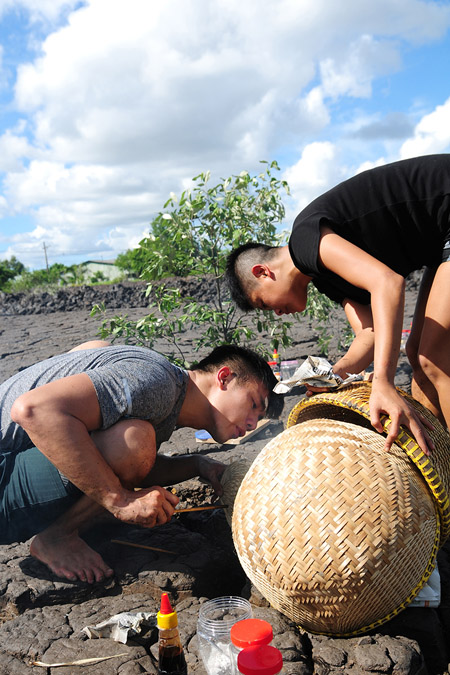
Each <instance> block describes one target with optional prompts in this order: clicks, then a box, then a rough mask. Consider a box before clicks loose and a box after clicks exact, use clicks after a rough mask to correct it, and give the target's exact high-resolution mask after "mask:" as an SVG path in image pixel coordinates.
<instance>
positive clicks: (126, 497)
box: [0, 341, 283, 583]
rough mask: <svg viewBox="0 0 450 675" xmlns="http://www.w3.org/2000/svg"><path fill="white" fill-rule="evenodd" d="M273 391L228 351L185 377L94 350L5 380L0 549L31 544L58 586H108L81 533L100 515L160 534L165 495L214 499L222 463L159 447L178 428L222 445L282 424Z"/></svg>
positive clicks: (256, 362)
mask: <svg viewBox="0 0 450 675" xmlns="http://www.w3.org/2000/svg"><path fill="white" fill-rule="evenodd" d="M276 382H277V380H276V379H275V376H274V375H273V373H272V370H271V369H270V367H269V366H268V364H267V363H266V362H265V361H264V359H263V358H262V357H260V356H259V355H258V354H256V353H255V352H253V351H252V350H248V349H244V348H241V347H236V346H233V345H222V346H221V347H217V348H216V349H214V350H213V352H211V354H210V355H209V356H207V357H206V358H204V359H202V360H201V361H200V362H199V363H198V364H197V365H196V366H194V367H193V368H192V369H190V370H184V369H182V368H179V367H177V366H175V365H174V364H172V363H170V362H169V361H168V360H167V359H166V358H165V357H163V356H162V355H160V354H158V353H157V352H154V351H152V350H149V349H146V348H143V347H132V346H128V345H120V346H110V345H108V343H105V342H102V341H92V342H88V343H84V344H82V345H80V346H79V347H76V348H75V349H73V350H71V351H70V352H67V353H66V354H61V355H59V356H55V357H53V358H51V359H47V360H46V361H42V362H40V363H37V364H35V365H34V366H31V367H29V368H27V369H25V370H24V371H21V372H20V373H18V374H17V375H14V376H13V377H11V378H9V379H8V380H6V382H4V383H3V384H2V385H0V543H2V544H6V543H11V542H15V541H25V540H27V539H29V538H30V537H33V536H34V538H33V539H32V541H31V545H30V552H31V554H32V555H34V556H35V557H36V558H38V559H39V560H41V561H42V562H44V563H45V564H46V565H48V566H49V567H50V569H51V570H52V571H53V572H54V573H55V574H56V575H58V576H62V577H65V578H67V579H70V580H76V579H80V580H82V581H88V582H91V583H92V582H93V581H100V580H101V579H103V578H105V577H108V576H111V575H112V574H113V570H111V569H110V568H109V567H108V565H107V564H106V563H105V562H104V561H103V560H102V558H101V557H100V556H99V555H98V554H97V553H96V552H95V551H93V550H92V549H91V548H90V547H89V546H88V545H87V544H86V542H85V541H84V540H83V539H81V538H80V537H79V534H78V533H79V531H80V529H82V528H86V527H88V526H89V525H90V524H92V523H93V521H94V520H95V518H96V517H98V516H100V515H101V514H102V513H103V514H104V512H105V510H106V511H107V512H109V513H110V514H112V515H113V516H114V517H116V518H117V519H118V520H121V521H123V522H128V523H134V524H137V525H141V526H143V527H153V526H154V525H160V524H163V523H166V522H168V521H169V520H170V518H171V516H172V515H173V513H174V510H175V506H176V505H177V503H178V501H179V500H178V497H176V496H175V495H174V494H172V493H171V492H169V491H168V490H166V489H165V488H164V487H163V486H165V485H172V484H175V483H179V482H181V481H183V480H187V479H189V478H193V477H194V476H201V477H203V478H205V479H207V480H209V481H210V483H211V485H212V486H213V487H214V489H215V490H216V492H218V493H219V494H220V491H221V487H220V482H219V478H220V476H221V474H222V472H223V470H224V465H223V464H222V463H221V462H216V461H214V460H211V459H209V458H206V457H203V456H201V455H186V456H179V457H167V456H164V455H158V454H157V451H158V449H159V446H160V445H161V443H162V442H163V441H166V440H167V439H168V438H170V436H171V434H172V433H173V431H174V430H175V428H178V427H192V428H194V429H206V430H207V431H209V433H210V434H211V436H212V437H213V438H214V439H215V440H216V441H218V442H221V443H222V442H225V441H226V440H228V439H230V438H237V437H239V436H243V435H244V434H245V433H246V431H247V430H250V429H254V428H255V426H256V424H257V422H258V420H259V419H261V418H262V417H264V416H266V417H277V416H278V415H279V414H280V413H281V410H282V407H283V401H282V399H281V398H280V396H279V395H277V394H275V393H274V392H273V391H272V390H273V387H274V386H275V384H276ZM136 487H139V488H142V489H141V490H139V491H135V489H134V488H136Z"/></svg>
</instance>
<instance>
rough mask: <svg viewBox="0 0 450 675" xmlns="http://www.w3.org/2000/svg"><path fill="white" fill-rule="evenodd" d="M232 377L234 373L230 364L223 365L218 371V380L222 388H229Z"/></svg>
mask: <svg viewBox="0 0 450 675" xmlns="http://www.w3.org/2000/svg"><path fill="white" fill-rule="evenodd" d="M232 377H233V373H232V372H231V370H230V368H229V367H228V366H222V368H219V370H218V371H217V373H216V381H217V383H218V384H219V387H220V388H221V389H226V388H227V385H228V384H229V382H230V380H231V378H232Z"/></svg>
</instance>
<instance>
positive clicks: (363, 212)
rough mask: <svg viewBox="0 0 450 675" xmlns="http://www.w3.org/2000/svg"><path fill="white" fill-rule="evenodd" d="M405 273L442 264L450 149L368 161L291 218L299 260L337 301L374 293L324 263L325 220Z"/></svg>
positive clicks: (449, 214) (449, 208)
mask: <svg viewBox="0 0 450 675" xmlns="http://www.w3.org/2000/svg"><path fill="white" fill-rule="evenodd" d="M321 225H325V226H328V227H329V228H330V229H331V230H333V231H334V232H336V234H338V235H339V236H341V237H343V238H344V239H346V240H347V241H350V242H351V243H353V244H355V245H356V246H358V247H359V248H361V249H363V250H364V251H366V252H367V253H369V254H370V255H372V256H373V257H374V258H377V260H380V261H381V262H383V263H384V264H385V265H387V266H388V267H390V268H391V269H393V270H395V271H396V272H397V273H398V274H401V275H402V276H404V277H406V276H407V275H408V274H409V273H410V272H412V271H413V270H416V269H420V268H421V267H423V266H425V265H428V266H431V265H435V264H439V262H440V260H441V254H442V248H443V243H444V240H445V239H446V236H447V233H448V231H449V229H450V154H445V155H429V156H425V157H416V158H414V159H406V160H402V161H400V162H394V163H393V164H387V165H385V166H381V167H377V168H375V169H370V170H369V171H364V172H363V173H360V174H358V175H357V176H354V177H353V178H350V179H349V180H346V181H344V182H343V183H340V184H339V185H337V186H336V187H334V188H332V189H331V190H329V191H328V192H325V194H323V195H321V196H320V197H318V198H317V199H315V200H314V201H313V202H311V204H309V206H307V207H306V208H305V209H303V211H301V213H299V215H298V216H297V218H296V219H295V221H294V226H293V228H292V233H291V237H290V240H289V251H290V254H291V257H292V260H293V262H294V264H295V266H296V267H297V268H298V269H299V270H300V271H301V272H303V273H304V274H306V275H307V276H310V277H312V279H313V283H314V285H315V286H316V287H317V289H318V290H319V291H320V292H322V293H325V294H326V295H327V296H328V297H329V298H331V299H332V300H335V301H336V302H342V301H343V300H344V299H345V298H349V299H352V300H355V301H357V302H360V303H362V304H366V305H367V304H370V294H369V293H368V292H367V291H365V290H363V289H361V288H357V287H356V286H353V285H352V284H349V283H348V282H347V281H345V280H344V279H342V278H341V277H339V276H337V275H336V274H333V273H332V272H329V271H328V270H326V269H325V268H323V267H321V266H320V264H319V262H318V247H319V239H320V226H321Z"/></svg>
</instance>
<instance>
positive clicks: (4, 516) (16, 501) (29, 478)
mask: <svg viewBox="0 0 450 675" xmlns="http://www.w3.org/2000/svg"><path fill="white" fill-rule="evenodd" d="M81 495H82V493H81V492H80V490H78V488H76V487H75V486H74V485H72V483H65V481H64V480H63V479H62V478H61V475H60V473H59V471H58V469H57V468H56V467H55V466H53V464H52V463H51V462H50V461H49V460H48V459H47V458H46V457H45V456H44V455H43V454H42V453H41V452H39V450H38V449H37V448H29V449H28V450H23V451H22V452H18V453H11V452H8V453H5V454H0V544H11V543H13V542H19V541H26V540H27V539H29V538H30V537H32V536H33V535H35V534H37V533H38V532H41V531H42V530H45V528H46V527H48V526H49V525H50V524H51V523H53V522H54V521H55V520H56V519H57V518H58V517H59V516H60V515H62V514H63V513H64V512H65V511H67V509H68V508H69V507H70V506H72V504H74V502H76V501H77V499H79V498H80V496H81Z"/></svg>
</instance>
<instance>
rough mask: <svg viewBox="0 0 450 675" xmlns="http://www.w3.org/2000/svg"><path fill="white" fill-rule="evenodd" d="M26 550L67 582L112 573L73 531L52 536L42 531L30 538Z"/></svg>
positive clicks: (87, 579) (90, 581) (91, 579)
mask: <svg viewBox="0 0 450 675" xmlns="http://www.w3.org/2000/svg"><path fill="white" fill-rule="evenodd" d="M30 553H31V555H32V556H34V557H35V558H37V559H38V560H40V561H41V562H43V563H44V564H45V565H47V567H49V568H50V569H51V571H52V572H53V573H54V574H56V576H58V577H64V578H65V579H69V580H70V581H77V580H79V581H87V582H88V583H89V584H92V583H93V582H94V581H102V580H103V579H105V578H108V577H111V576H112V575H113V574H114V570H112V569H111V568H110V567H108V565H107V564H106V563H105V562H104V561H103V559H102V557H101V556H100V555H99V554H98V553H96V552H95V551H94V550H93V549H92V548H90V546H88V545H87V544H86V542H85V541H83V539H81V538H80V537H79V536H78V534H75V533H72V534H66V535H64V536H58V537H56V536H52V533H51V532H49V530H44V531H43V532H40V533H39V534H37V535H36V536H35V537H34V539H33V540H32V542H31V545H30Z"/></svg>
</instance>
